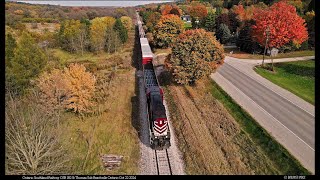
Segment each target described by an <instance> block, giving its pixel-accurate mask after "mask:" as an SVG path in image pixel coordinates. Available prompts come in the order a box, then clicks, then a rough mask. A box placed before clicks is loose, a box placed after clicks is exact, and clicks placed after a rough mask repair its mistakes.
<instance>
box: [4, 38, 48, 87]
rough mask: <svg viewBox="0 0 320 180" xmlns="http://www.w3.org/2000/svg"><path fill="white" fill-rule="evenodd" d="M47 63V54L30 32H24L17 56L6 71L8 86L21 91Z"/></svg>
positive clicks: (17, 49) (16, 52)
mask: <svg viewBox="0 0 320 180" xmlns="http://www.w3.org/2000/svg"><path fill="white" fill-rule="evenodd" d="M46 63H47V56H46V55H45V53H44V52H43V51H42V50H41V49H40V48H39V47H38V45H37V43H36V42H35V40H34V39H33V38H32V37H31V36H30V34H29V33H27V32H23V33H22V35H21V37H20V41H19V43H18V45H17V48H16V51H15V56H14V57H13V59H12V61H11V63H10V66H9V67H8V68H7V71H6V80H7V82H8V84H7V85H8V86H10V87H12V88H13V89H15V90H17V91H18V92H21V91H22V90H24V88H25V87H27V86H28V85H29V81H30V80H31V79H32V78H34V77H36V76H37V75H38V74H39V73H40V72H41V71H42V69H43V68H44V67H45V65H46Z"/></svg>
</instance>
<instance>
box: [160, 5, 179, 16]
mask: <svg viewBox="0 0 320 180" xmlns="http://www.w3.org/2000/svg"><path fill="white" fill-rule="evenodd" d="M161 14H162V15H167V14H174V15H177V16H181V15H182V10H181V9H180V8H179V7H178V6H176V5H173V6H171V5H168V4H166V5H164V6H163V7H162V8H161Z"/></svg>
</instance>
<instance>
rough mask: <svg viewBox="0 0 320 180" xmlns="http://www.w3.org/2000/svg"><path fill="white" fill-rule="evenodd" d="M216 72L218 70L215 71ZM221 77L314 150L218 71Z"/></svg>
mask: <svg viewBox="0 0 320 180" xmlns="http://www.w3.org/2000/svg"><path fill="white" fill-rule="evenodd" d="M216 73H218V72H216ZM218 74H219V75H220V76H221V77H222V79H224V80H225V81H226V82H227V83H228V84H229V85H231V86H233V87H234V88H235V89H236V90H237V91H239V92H240V93H241V94H242V95H243V96H244V97H247V99H249V100H251V101H252V102H253V103H254V104H256V105H257V107H258V108H259V109H261V110H262V111H263V112H265V113H267V114H268V115H269V116H271V117H272V118H273V119H274V120H276V121H277V122H278V123H280V124H281V125H282V126H283V127H285V128H286V129H287V130H289V131H290V132H291V133H292V134H294V135H295V136H296V137H297V138H298V139H300V140H301V141H302V142H303V143H304V144H306V145H307V146H308V147H309V148H310V149H312V150H313V151H314V149H313V148H312V147H311V146H310V145H309V144H307V143H306V142H305V141H304V140H302V139H301V138H300V137H299V136H298V135H296V134H295V133H294V132H292V131H291V130H290V129H289V128H288V127H287V126H285V125H283V124H282V123H281V122H280V121H279V120H277V119H276V118H275V117H273V116H272V115H271V114H270V113H268V112H267V111H266V110H264V109H263V108H262V107H261V106H260V105H259V104H257V103H256V102H254V101H253V100H252V99H251V98H250V97H249V96H247V95H246V94H244V92H242V91H241V90H240V89H238V88H237V87H236V86H235V85H233V84H232V83H231V82H230V81H228V80H227V79H226V78H224V77H223V76H222V75H221V74H220V73H218Z"/></svg>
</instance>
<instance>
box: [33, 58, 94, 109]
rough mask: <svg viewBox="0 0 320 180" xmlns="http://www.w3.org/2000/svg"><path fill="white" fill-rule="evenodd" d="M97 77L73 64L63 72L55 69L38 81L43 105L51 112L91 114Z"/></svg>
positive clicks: (82, 67) (44, 74)
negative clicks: (58, 110)
mask: <svg viewBox="0 0 320 180" xmlns="http://www.w3.org/2000/svg"><path fill="white" fill-rule="evenodd" d="M84 82H85V83H84ZM95 82H96V79H95V77H94V76H93V75H92V74H91V73H90V72H86V68H85V67H84V66H83V65H79V64H71V65H69V67H68V68H65V69H64V70H63V71H62V70H58V69H54V70H52V72H51V73H46V72H45V73H43V74H42V75H41V76H40V77H39V78H38V80H37V87H38V88H39V89H40V92H41V97H42V99H43V101H42V103H44V105H45V106H46V107H50V108H52V109H50V110H56V109H59V108H64V109H66V110H72V111H73V112H75V113H79V114H83V113H89V112H91V108H92V106H93V105H94V103H93V102H92V98H93V95H94V91H95Z"/></svg>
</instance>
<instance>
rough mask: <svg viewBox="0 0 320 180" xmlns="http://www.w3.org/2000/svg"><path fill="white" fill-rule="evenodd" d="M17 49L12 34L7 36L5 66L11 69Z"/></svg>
mask: <svg viewBox="0 0 320 180" xmlns="http://www.w3.org/2000/svg"><path fill="white" fill-rule="evenodd" d="M16 47H17V42H16V40H15V39H14V37H13V36H12V34H11V33H8V34H7V35H6V49H5V63H6V64H5V66H6V67H9V66H10V63H11V61H12V59H13V58H14V51H15V49H16Z"/></svg>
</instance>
